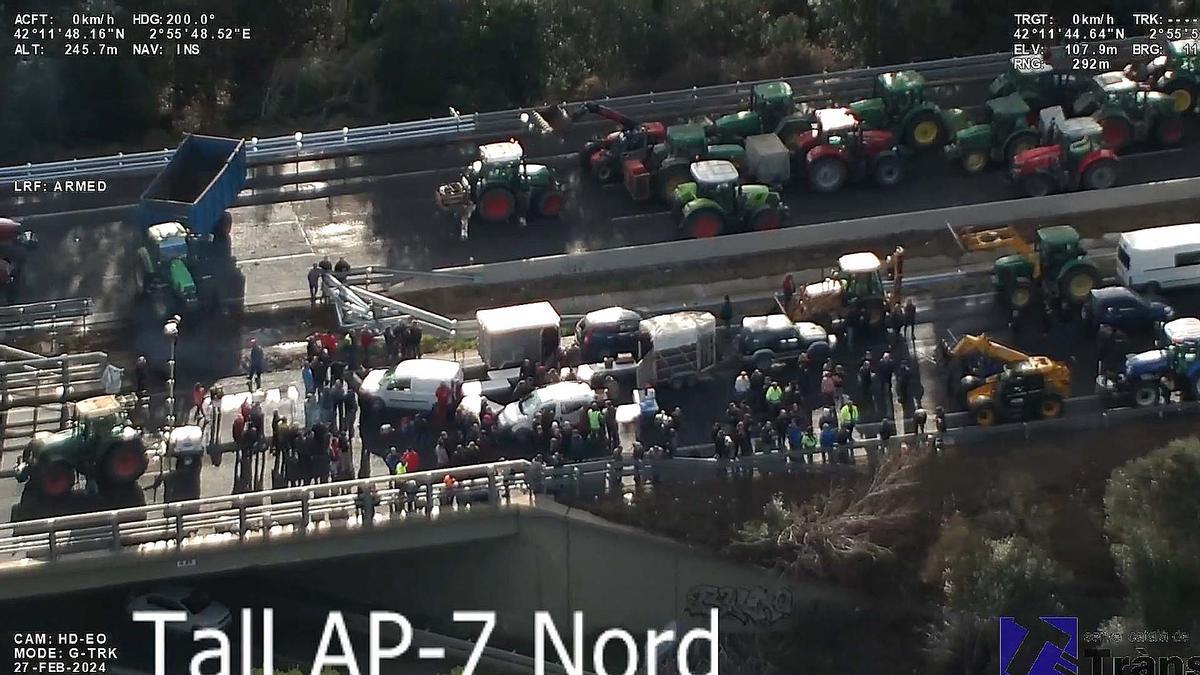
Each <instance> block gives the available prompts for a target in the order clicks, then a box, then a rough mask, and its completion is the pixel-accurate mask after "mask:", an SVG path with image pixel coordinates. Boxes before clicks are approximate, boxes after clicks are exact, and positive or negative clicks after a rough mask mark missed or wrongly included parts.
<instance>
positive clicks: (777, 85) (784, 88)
mask: <svg viewBox="0 0 1200 675" xmlns="http://www.w3.org/2000/svg"><path fill="white" fill-rule="evenodd" d="M750 110H752V111H754V112H755V113H757V114H758V116H759V118H760V119H761V120H762V130H763V132H769V131H773V130H774V129H775V128H776V127H778V126H779V123H780V122H782V121H783V118H785V117H787V116H788V115H791V114H792V113H794V112H795V111H796V101H795V99H794V98H792V85H790V84H788V83H787V82H767V83H764V84H756V85H754V88H753V89H751V90H750Z"/></svg>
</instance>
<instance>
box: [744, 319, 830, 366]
mask: <svg viewBox="0 0 1200 675" xmlns="http://www.w3.org/2000/svg"><path fill="white" fill-rule="evenodd" d="M737 344H738V355H739V357H740V358H741V361H742V363H743V364H745V365H747V366H752V367H754V368H758V369H759V370H763V371H766V370H769V369H770V368H772V367H773V366H776V365H782V364H785V363H789V362H795V361H797V360H799V358H800V355H801V354H808V357H809V358H810V359H812V361H813V362H814V363H821V362H823V361H825V359H827V358H829V354H830V352H832V351H833V349H834V348H835V347H836V346H837V337H836V336H833V335H830V334H829V332H828V331H826V330H825V328H824V327H823V326H821V325H820V324H817V323H812V322H810V321H796V322H793V321H792V320H791V319H789V318H788V317H787V316H786V315H784V314H769V315H766V316H748V317H745V318H743V319H742V331H741V333H740V334H739V335H738V343H737Z"/></svg>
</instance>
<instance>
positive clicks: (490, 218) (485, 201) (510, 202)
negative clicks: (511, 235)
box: [475, 187, 517, 223]
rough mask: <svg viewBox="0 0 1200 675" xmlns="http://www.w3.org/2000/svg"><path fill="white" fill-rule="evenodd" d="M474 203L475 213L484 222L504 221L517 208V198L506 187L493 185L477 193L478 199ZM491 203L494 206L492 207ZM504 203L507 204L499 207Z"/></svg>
mask: <svg viewBox="0 0 1200 675" xmlns="http://www.w3.org/2000/svg"><path fill="white" fill-rule="evenodd" d="M475 203H476V205H477V206H478V208H476V209H475V213H476V214H478V215H479V219H480V220H481V221H483V222H485V223H506V222H508V221H509V219H511V218H512V216H513V213H515V212H516V210H517V198H516V197H515V196H514V195H513V193H512V192H511V191H509V190H508V188H503V187H493V188H488V189H486V190H484V191H483V192H481V193H480V194H479V199H478V200H477V201H476V202H475ZM493 203H495V204H496V206H494V207H493V206H492V204H493ZM504 204H507V206H506V207H504V208H501V205H504ZM493 209H494V210H493Z"/></svg>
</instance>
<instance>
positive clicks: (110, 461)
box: [101, 442, 146, 485]
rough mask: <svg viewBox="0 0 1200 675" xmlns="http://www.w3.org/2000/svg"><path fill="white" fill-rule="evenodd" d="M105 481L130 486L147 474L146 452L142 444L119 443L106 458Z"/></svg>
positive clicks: (104, 464)
mask: <svg viewBox="0 0 1200 675" xmlns="http://www.w3.org/2000/svg"><path fill="white" fill-rule="evenodd" d="M101 470H102V471H103V474H104V481H105V482H106V483H108V484H109V485H130V484H132V483H134V482H135V481H137V479H138V478H141V476H142V474H143V473H145V472H146V450H145V448H144V447H142V444H141V443H140V442H130V443H118V444H117V445H115V446H113V448H112V449H111V450H109V451H108V454H107V455H105V456H104V463H103V465H102V469H101Z"/></svg>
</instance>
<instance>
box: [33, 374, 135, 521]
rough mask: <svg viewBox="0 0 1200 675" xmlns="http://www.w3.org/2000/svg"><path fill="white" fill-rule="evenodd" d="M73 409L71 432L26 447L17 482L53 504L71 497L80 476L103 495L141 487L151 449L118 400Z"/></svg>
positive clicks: (51, 435) (95, 400) (88, 402)
mask: <svg viewBox="0 0 1200 675" xmlns="http://www.w3.org/2000/svg"><path fill="white" fill-rule="evenodd" d="M73 407H74V421H73V423H72V424H71V426H69V427H67V428H66V429H63V430H61V431H56V432H54V433H40V434H38V435H37V436H36V437H34V439H33V440H31V441H30V442H29V444H28V445H26V446H25V450H24V452H23V453H22V455H21V462H20V464H19V465H18V466H17V480H18V481H20V482H22V483H25V482H28V483H29V484H30V486H31V487H32V488H33V489H34V490H36V491H37V493H38V494H39V495H41V496H42V497H47V498H56V497H62V496H65V495H66V494H67V493H69V492H70V491H71V488H72V487H74V485H75V481H76V476H77V475H79V476H85V477H87V478H88V479H89V480H92V481H94V482H95V483H96V485H98V486H99V487H100V488H101V489H110V488H119V487H124V486H128V485H132V484H133V483H135V482H136V481H137V479H138V478H140V477H141V476H142V474H143V473H145V472H146V465H147V462H146V447H145V445H144V443H143V442H142V435H141V433H139V432H138V431H137V430H136V429H134V428H133V427H132V426H130V425H129V422H128V419H127V418H126V416H125V409H124V407H123V406H122V405H121V402H120V401H119V400H118V399H117V397H115V396H95V397H93V398H89V399H84V400H82V401H79V402H78V403H75V404H74V406H73Z"/></svg>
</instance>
